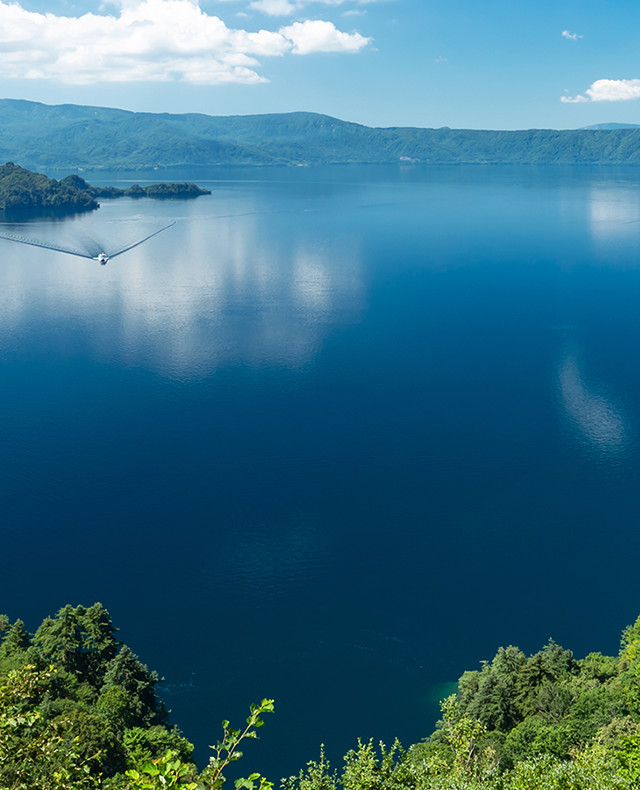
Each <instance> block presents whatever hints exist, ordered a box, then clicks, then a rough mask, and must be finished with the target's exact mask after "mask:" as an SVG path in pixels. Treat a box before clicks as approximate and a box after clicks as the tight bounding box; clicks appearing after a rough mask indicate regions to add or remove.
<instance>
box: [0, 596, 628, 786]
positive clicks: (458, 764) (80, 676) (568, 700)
mask: <svg viewBox="0 0 640 790" xmlns="http://www.w3.org/2000/svg"><path fill="white" fill-rule="evenodd" d="M115 634H116V629H115V627H114V625H113V623H112V622H111V618H110V616H109V613H108V612H107V611H106V609H104V607H103V606H101V604H99V603H96V604H94V605H93V606H90V607H88V608H85V607H83V606H77V607H75V608H73V607H71V606H65V607H64V608H63V609H61V610H60V611H59V612H58V613H57V614H56V615H55V616H54V617H47V618H46V619H45V620H44V621H43V622H42V624H41V625H40V627H39V628H38V629H37V630H36V632H35V633H34V634H30V633H28V632H27V630H26V628H25V625H24V623H23V622H22V621H21V620H16V621H15V622H14V623H11V622H10V621H9V618H7V617H5V616H2V615H0V790H36V789H37V790H89V789H90V788H94V790H160V789H161V788H169V787H172V788H177V789H180V790H220V788H221V787H222V784H223V782H224V773H223V772H224V770H225V769H226V768H227V766H228V765H229V763H230V762H232V761H234V760H235V759H237V758H238V757H239V756H240V752H239V751H238V746H240V744H241V742H242V741H244V740H245V739H247V738H251V737H255V731H256V729H257V728H258V727H260V726H261V725H262V723H263V720H262V716H263V714H265V713H270V712H271V711H272V710H273V701H272V700H263V701H262V702H261V703H260V704H259V705H253V706H251V709H250V713H249V716H248V717H247V719H246V722H245V724H243V725H242V727H241V728H239V729H237V730H236V729H234V728H232V727H231V726H230V724H229V722H228V721H223V722H222V739H221V740H220V741H219V742H218V743H217V744H216V745H215V746H214V747H212V748H213V755H212V757H211V759H210V761H209V764H208V765H207V766H206V767H205V768H204V769H203V770H202V771H198V769H197V768H196V766H195V765H193V764H192V763H191V753H192V750H193V747H192V745H191V744H190V743H189V742H188V741H187V740H186V739H185V738H184V737H183V736H182V735H181V733H180V731H179V730H177V729H176V728H175V727H172V726H170V725H169V724H168V722H167V718H168V716H167V711H166V710H165V708H164V706H163V705H162V703H161V702H160V700H159V698H158V696H157V693H156V686H157V685H158V683H159V682H160V680H159V678H158V676H157V675H156V674H155V673H154V672H151V671H149V669H148V668H147V667H146V666H145V665H144V664H142V663H141V661H140V660H139V659H138V657H137V656H135V655H134V654H133V653H132V652H131V650H130V649H129V648H128V647H127V646H126V645H124V644H122V643H121V642H119V641H118V640H117V639H116V637H115ZM372 693H375V692H373V691H372ZM335 716H336V717H339V716H340V711H339V710H336V711H335ZM295 726H296V725H295V722H291V727H295ZM274 748H279V749H282V750H286V748H287V745H286V742H285V743H280V744H275V745H274ZM273 778H274V779H276V778H277V777H273ZM235 787H236V790H271V788H272V784H271V783H270V782H268V781H267V780H265V779H264V778H263V777H261V776H260V775H259V774H258V773H252V774H250V775H249V776H248V777H247V778H246V779H239V780H236V782H235ZM638 787H640V618H638V620H637V621H636V623H635V624H634V625H633V626H630V627H628V628H627V629H625V631H624V633H623V635H622V645H621V650H620V653H619V655H618V656H615V657H614V656H604V655H602V654H601V653H591V654H589V655H588V656H586V658H583V659H577V658H576V657H575V656H574V655H573V653H572V652H571V651H570V650H566V649H564V648H562V647H560V646H559V645H557V644H556V643H555V642H553V641H550V642H549V643H548V644H547V645H546V646H545V647H544V648H543V649H542V650H540V651H539V652H538V653H535V654H534V655H532V656H528V657H527V656H525V655H524V653H522V651H520V650H518V648H516V647H513V646H509V647H506V648H500V649H499V650H498V652H497V653H496V656H495V657H494V659H493V660H492V661H491V662H484V663H483V665H482V668H481V669H480V670H474V671H469V672H465V673H464V674H463V675H462V677H461V678H460V680H459V682H458V689H457V693H456V694H454V695H452V696H450V697H448V698H447V699H446V700H444V701H443V702H442V720H441V721H440V722H438V725H437V728H436V731H435V732H434V733H433V734H432V735H431V736H430V737H428V738H427V739H426V740H425V741H423V742H421V743H418V744H415V745H414V746H411V747H410V748H409V749H408V750H407V751H404V750H403V749H402V747H401V746H400V744H398V743H395V744H393V745H392V746H391V747H389V748H388V747H386V746H384V745H382V744H380V745H379V746H374V744H373V743H372V742H368V743H362V742H358V744H357V746H356V747H355V748H354V749H353V750H351V751H349V752H348V753H347V754H346V755H345V757H344V760H343V764H342V767H341V769H340V770H338V769H333V768H332V767H331V766H330V765H329V763H328V761H327V760H326V758H325V756H324V754H323V752H322V750H321V751H320V759H319V760H318V761H312V762H310V763H308V765H307V767H306V769H303V770H302V771H301V772H300V773H299V774H298V775H297V776H292V777H290V778H288V779H283V780H281V782H280V788H281V790H340V788H341V789H342V790H541V789H542V788H544V790H637V788H638Z"/></svg>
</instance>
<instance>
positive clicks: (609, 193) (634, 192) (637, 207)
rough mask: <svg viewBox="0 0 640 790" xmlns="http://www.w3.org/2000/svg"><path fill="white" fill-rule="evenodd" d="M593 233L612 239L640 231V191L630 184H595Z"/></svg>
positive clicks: (591, 207) (596, 237)
mask: <svg viewBox="0 0 640 790" xmlns="http://www.w3.org/2000/svg"><path fill="white" fill-rule="evenodd" d="M589 219H590V228H591V234H592V237H593V238H594V240H596V241H601V242H605V241H609V242H610V241H612V240H619V239H620V238H624V237H628V236H633V235H638V234H640V191H638V189H637V188H636V186H635V185H629V184H618V185H611V184H604V185H602V184H600V185H598V184H595V185H593V186H592V187H591V194H590V202H589Z"/></svg>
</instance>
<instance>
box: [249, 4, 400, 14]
mask: <svg viewBox="0 0 640 790" xmlns="http://www.w3.org/2000/svg"><path fill="white" fill-rule="evenodd" d="M380 2H386V0H253V2H252V3H250V5H249V7H250V8H253V9H254V10H255V11H261V12H262V13H263V14H268V15H269V16H288V15H289V14H293V12H294V11H299V10H300V9H301V8H305V7H306V6H308V5H312V4H317V5H328V6H341V5H344V4H345V3H352V4H353V3H355V4H356V5H359V6H362V5H370V4H371V3H380ZM359 13H362V12H359V11H357V10H351V11H346V12H345V13H344V14H343V16H347V15H351V16H356V15H358V14H359Z"/></svg>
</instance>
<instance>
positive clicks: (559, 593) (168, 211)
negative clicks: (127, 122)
mask: <svg viewBox="0 0 640 790" xmlns="http://www.w3.org/2000/svg"><path fill="white" fill-rule="evenodd" d="M83 175H84V176H86V177H87V180H89V181H90V182H93V183H96V184H97V183H112V184H114V185H116V186H127V185H129V184H130V183H131V181H132V180H134V179H135V180H140V181H143V182H144V183H148V182H154V181H155V182H157V181H159V180H167V176H166V174H164V173H162V172H160V173H155V174H134V175H131V176H129V175H127V174H115V175H110V174H104V173H103V174H88V173H83ZM172 175H175V177H176V178H179V179H181V180H182V179H185V178H188V179H189V180H194V181H196V182H197V183H198V184H199V185H200V186H203V187H208V188H210V189H211V190H212V193H213V194H212V195H211V196H207V197H200V198H198V199H196V200H192V201H164V202H161V201H153V200H151V199H140V200H132V199H120V200H111V201H110V200H103V201H102V207H101V208H100V209H99V210H98V211H97V212H94V213H92V214H87V215H81V216H76V217H67V218H65V219H46V218H42V219H37V220H32V221H29V222H26V223H22V224H15V223H4V224H3V225H2V228H1V229H4V230H9V231H10V232H14V233H20V234H22V235H25V236H30V237H34V238H38V239H41V240H44V241H47V242H49V243H53V244H57V245H61V246H69V245H71V246H78V245H79V244H82V243H84V240H86V239H87V238H93V239H97V240H98V241H99V243H100V244H101V245H102V246H103V247H104V248H108V250H111V249H113V248H118V247H120V246H124V245H125V244H126V243H129V242H130V241H131V240H132V239H134V238H136V237H142V236H144V235H146V233H148V232H151V230H152V229H154V228H158V227H160V226H161V225H163V224H166V223H167V222H169V221H173V220H175V221H176V224H175V226H173V227H172V228H170V229H168V230H166V231H164V232H163V233H161V234H160V235H158V236H156V237H154V238H153V239H150V240H149V241H148V242H146V243H145V244H143V245H142V246H140V247H137V248H135V249H133V250H131V251H130V252H128V253H126V254H123V255H122V256H120V257H118V258H115V259H113V260H112V261H111V262H110V263H109V264H108V265H107V266H104V267H103V266H100V265H99V264H98V263H96V262H92V261H88V260H83V259H81V258H77V257H72V256H67V255H64V254H61V253H59V252H52V251H50V250H46V249H39V248H35V247H27V246H24V245H20V244H15V243H12V242H9V241H5V240H0V303H1V309H0V322H1V326H0V364H1V371H2V388H1V389H0V415H1V417H0V440H1V447H2V454H1V456H0V457H1V460H0V488H1V497H2V522H3V525H4V530H3V540H2V557H3V562H2V574H1V576H0V611H5V612H6V613H7V614H9V615H10V616H11V617H12V618H17V617H22V618H23V619H24V620H25V621H26V622H27V625H28V627H30V628H31V629H35V627H36V626H37V625H38V623H39V622H40V620H41V619H42V618H43V617H44V616H46V615H47V614H52V613H54V612H55V611H57V609H58V608H60V607H61V606H63V605H64V604H66V603H71V604H74V605H76V604H78V603H82V604H85V605H89V604H91V603H93V602H94V601H101V602H102V603H103V604H104V605H105V606H106V607H107V608H108V609H109V611H110V612H111V615H112V617H113V619H114V622H115V624H116V625H117V626H119V628H120V638H121V639H122V640H123V641H125V642H126V643H128V644H129V645H130V646H131V647H132V648H133V649H134V650H135V652H136V653H138V655H139V656H140V657H141V659H142V660H143V661H145V662H146V663H148V665H149V666H150V667H151V668H154V669H156V670H157V671H158V672H159V673H160V674H161V675H163V676H164V677H165V679H166V680H165V684H164V686H165V691H164V692H163V695H164V699H165V700H166V701H167V704H168V706H169V707H170V708H171V709H172V711H173V714H172V720H173V721H174V722H176V723H177V724H178V725H179V726H180V727H181V728H182V729H183V731H184V733H185V734H186V735H187V737H189V738H190V739H191V740H193V741H194V742H195V743H196V744H197V754H198V757H199V760H200V762H201V763H202V762H203V761H204V760H206V756H207V746H208V744H210V743H213V742H214V741H215V740H217V738H218V734H219V723H220V721H221V720H222V719H223V718H230V719H231V720H232V724H233V723H234V720H235V721H242V720H243V719H244V716H245V715H246V713H245V711H246V708H247V707H248V705H249V703H250V702H252V701H257V700H259V699H261V698H262V697H274V698H275V700H276V713H275V714H273V715H271V716H269V717H268V719H267V722H266V726H265V727H264V729H263V730H262V731H261V739H260V741H259V742H257V743H254V744H249V745H248V747H247V748H246V750H245V758H243V761H242V762H241V764H240V766H241V770H242V772H246V773H248V772H249V771H252V770H257V771H260V772H262V773H264V774H266V775H267V776H268V777H269V778H271V779H273V780H275V781H276V782H277V780H278V779H279V777H280V776H283V775H289V774H291V773H294V772H297V771H298V769H299V768H301V767H302V766H303V765H304V764H305V763H306V761H307V760H310V759H314V758H316V757H317V756H318V752H319V746H320V743H322V742H324V743H325V744H326V749H327V753H328V755H329V756H330V758H332V760H334V761H335V762H336V763H337V764H339V763H340V759H341V756H342V754H343V753H344V752H345V751H346V750H347V749H348V748H351V747H352V746H354V745H355V744H356V739H357V737H358V736H360V737H361V738H364V739H368V738H370V737H373V738H374V739H376V740H378V739H383V740H385V741H386V742H387V743H389V742H391V741H392V740H393V738H394V737H395V736H396V735H397V736H398V737H399V738H400V739H401V740H402V742H403V743H404V744H405V745H408V744H410V743H412V742H415V741H418V740H420V739H421V738H423V737H424V736H426V735H428V734H429V733H430V732H431V731H432V729H433V726H434V723H435V720H436V719H437V717H438V704H437V700H438V698H439V697H441V696H443V695H445V694H446V693H448V690H449V689H450V688H451V685H450V684H451V682H453V681H455V680H456V679H457V677H458V676H459V675H460V674H461V673H462V672H463V671H464V670H465V669H473V668H477V667H479V662H480V661H481V660H482V659H491V658H492V657H493V655H494V653H495V651H496V649H497V648H498V646H500V645H507V644H510V643H511V644H517V645H519V646H520V647H521V648H522V649H523V650H525V651H526V652H527V653H530V652H534V651H536V650H538V649H539V648H540V647H542V646H543V644H544V643H545V642H546V641H547V639H548V638H549V637H551V636H552V637H553V638H554V639H555V640H556V641H557V642H559V643H561V644H563V645H564V646H566V647H570V648H572V649H573V650H574V651H575V653H576V655H578V656H583V655H585V654H586V653H588V652H590V651H592V650H601V651H603V652H605V653H615V652H617V649H618V644H619V636H620V632H621V630H622V628H623V627H624V626H625V625H627V624H629V623H630V622H633V620H635V618H636V617H637V615H638V613H639V612H640V598H639V596H638V592H637V589H638V585H637V557H638V527H639V525H640V485H639V482H640V476H639V471H640V463H639V461H640V456H639V452H638V451H639V444H638V441H639V425H640V365H639V364H638V359H639V355H638V349H639V348H640V254H639V253H640V171H638V170H635V169H628V170H624V169H607V168H600V169H591V168H586V167H585V168H552V167H547V168H535V167H527V168H515V167H514V168H511V167H482V166H476V167H450V168H449V167H433V168H426V167H425V168H421V167H413V166H407V167H351V168H349V167H333V168H326V169H323V168H317V169H316V168H292V169H286V168H282V169H261V170H252V169H245V170H235V171H226V170H225V171H222V170H220V171H204V170H203V171H201V172H198V173H175V174H172Z"/></svg>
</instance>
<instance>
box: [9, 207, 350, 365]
mask: <svg viewBox="0 0 640 790" xmlns="http://www.w3.org/2000/svg"><path fill="white" fill-rule="evenodd" d="M109 208H110V209H111V214H113V213H114V212H113V207H112V206H110V207H109ZM219 211H220V208H219V207H216V213H219ZM92 221H93V222H94V223H95V220H94V219H93V218H92ZM265 222H266V219H265V218H264V217H252V216H245V217H242V218H239V219H234V218H233V217H231V218H226V219H223V220H221V219H218V218H216V217H213V216H208V215H204V214H201V215H199V216H197V217H194V218H191V219H188V220H182V221H179V222H178V224H177V225H176V226H175V227H174V228H171V229H169V230H168V231H166V232H165V233H164V234H163V237H161V238H157V239H152V240H150V241H149V242H147V243H146V244H145V245H144V246H143V247H141V248H136V249H135V250H133V251H131V252H129V253H127V254H125V255H124V256H122V257H121V258H119V259H118V260H117V261H111V262H110V263H109V266H108V267H107V270H106V271H105V270H102V271H99V270H98V271H96V267H95V266H93V265H92V264H91V263H90V262H85V261H82V260H79V261H75V260H73V259H67V258H66V257H65V256H63V255H61V254H60V253H52V252H50V251H45V250H39V249H35V250H32V249H30V248H25V247H24V246H22V245H15V244H13V245H12V243H11V242H8V241H4V240H1V239H0V244H2V245H3V247H2V254H3V258H4V262H3V266H2V268H1V269H0V329H1V331H2V334H3V335H4V336H5V337H6V336H7V334H8V333H11V334H12V335H15V333H19V332H20V330H21V328H26V327H27V326H28V325H29V324H30V323H32V319H33V311H34V309H35V305H37V311H38V316H39V321H41V322H44V323H53V322H56V321H57V319H58V318H59V317H60V316H63V315H64V316H66V317H70V316H73V317H74V318H75V321H76V326H75V329H74V333H75V334H76V337H75V342H79V341H82V342H84V343H86V344H88V345H89V346H90V347H92V348H93V351H94V353H95V354H96V355H97V356H98V357H100V358H103V357H104V356H105V355H108V356H109V357H110V358H115V359H122V360H124V361H125V362H126V363H127V364H128V365H132V366H144V367H149V368H151V369H153V370H154V371H156V372H158V373H160V374H162V375H165V376H168V377H171V378H176V379H181V380H190V379H197V378H203V377H206V376H207V375H209V374H210V373H212V372H213V371H214V370H215V369H216V368H218V367H219V366H221V365H224V364H228V363H230V362H239V363H244V364H249V365H257V364H273V365H284V366H290V367H291V366H294V367H295V366H299V365H301V364H303V363H305V362H306V361H308V360H309V359H310V358H311V357H312V355H313V354H314V352H315V351H316V349H317V348H318V346H319V344H320V343H321V342H322V340H323V338H324V336H325V332H326V328H327V326H329V325H331V324H333V323H335V322H338V323H341V322H343V321H344V320H353V318H354V317H355V316H357V314H358V312H359V310H360V308H361V303H362V294H361V291H362V281H361V277H362V275H361V254H360V251H359V249H358V248H357V245H356V244H354V243H353V242H350V241H348V240H347V241H344V240H343V241H336V242H335V243H334V244H328V245H327V244H322V245H321V244H315V243H314V240H313V239H298V240H297V241H296V243H295V245H291V246H288V245H287V242H286V237H285V238H284V239H283V238H282V237H281V236H280V237H278V238H277V239H276V240H274V241H273V243H272V244H269V243H267V244H265V242H264V241H263V240H264V239H265V238H268V236H269V234H268V231H267V230H266V229H265ZM122 224H126V223H122ZM112 227H115V228H116V229H119V228H120V225H119V224H118V223H117V222H113V223H112ZM90 230H91V228H90V227H88V228H87V231H86V232H87V233H88V232H89V231H90ZM74 232H75V233H76V234H77V235H80V236H81V235H82V234H83V233H84V232H85V229H84V227H83V226H79V224H78V220H77V219H76V227H75V228H74ZM137 232H139V231H137ZM104 233H105V231H104V229H103V235H104ZM31 235H34V234H33V233H31ZM43 235H44V236H45V237H47V236H48V238H49V239H52V238H53V239H56V238H59V237H62V238H67V237H68V236H69V235H70V233H69V231H68V229H65V228H60V226H52V225H50V226H46V227H45V228H44V232H43V229H42V228H41V229H40V236H43ZM92 235H96V234H95V233H93V234H92ZM120 235H122V231H120ZM59 243H62V242H59ZM97 323H98V324H99V326H98V327H96V324H97ZM96 328H98V329H99V331H97V332H96ZM78 330H80V331H79V335H78Z"/></svg>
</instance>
